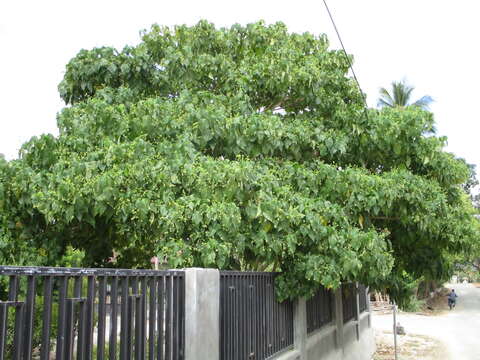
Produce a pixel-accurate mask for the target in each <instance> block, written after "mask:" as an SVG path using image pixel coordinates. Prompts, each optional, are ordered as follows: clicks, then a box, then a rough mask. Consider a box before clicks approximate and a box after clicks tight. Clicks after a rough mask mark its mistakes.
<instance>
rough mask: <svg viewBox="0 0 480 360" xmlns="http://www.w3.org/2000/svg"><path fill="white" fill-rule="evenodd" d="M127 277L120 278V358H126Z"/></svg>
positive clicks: (124, 359) (125, 359)
mask: <svg viewBox="0 0 480 360" xmlns="http://www.w3.org/2000/svg"><path fill="white" fill-rule="evenodd" d="M128 298H129V296H128V277H126V276H125V277H124V278H123V279H122V297H121V301H122V303H121V309H120V311H121V319H120V321H121V324H120V360H130V359H129V358H128Z"/></svg>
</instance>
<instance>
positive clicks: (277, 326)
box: [220, 271, 293, 360]
mask: <svg viewBox="0 0 480 360" xmlns="http://www.w3.org/2000/svg"><path fill="white" fill-rule="evenodd" d="M274 279H275V274H274V273H254V272H233V271H221V272H220V359H221V360H250V359H252V360H253V359H254V360H263V359H266V358H268V357H269V356H271V355H273V354H275V353H277V352H279V351H281V350H284V349H287V348H289V347H291V346H293V304H292V302H284V303H279V302H277V301H276V300H275V288H274Z"/></svg>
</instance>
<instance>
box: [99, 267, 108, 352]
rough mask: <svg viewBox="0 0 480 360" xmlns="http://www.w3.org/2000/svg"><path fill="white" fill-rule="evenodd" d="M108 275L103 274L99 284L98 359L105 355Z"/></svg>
mask: <svg viewBox="0 0 480 360" xmlns="http://www.w3.org/2000/svg"><path fill="white" fill-rule="evenodd" d="M106 297H107V277H106V276H102V277H100V279H99V284H98V331H97V360H103V359H104V357H105V322H106V316H107V314H106V306H107V305H106Z"/></svg>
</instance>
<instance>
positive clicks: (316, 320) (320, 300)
mask: <svg viewBox="0 0 480 360" xmlns="http://www.w3.org/2000/svg"><path fill="white" fill-rule="evenodd" d="M332 320H333V293H332V291H330V290H328V289H326V288H323V287H322V288H320V289H319V290H318V291H317V292H316V293H315V295H314V296H313V297H312V298H310V299H308V300H307V333H308V334H309V333H311V332H313V331H315V330H318V329H320V328H321V327H322V326H324V325H326V324H328V323H330V322H331V321H332Z"/></svg>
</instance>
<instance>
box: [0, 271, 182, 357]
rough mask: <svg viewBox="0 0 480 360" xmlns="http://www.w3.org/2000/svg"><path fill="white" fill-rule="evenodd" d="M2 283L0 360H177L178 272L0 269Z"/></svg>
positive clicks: (179, 338)
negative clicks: (3, 287)
mask: <svg viewBox="0 0 480 360" xmlns="http://www.w3.org/2000/svg"><path fill="white" fill-rule="evenodd" d="M2 283H3V284H4V285H6V284H7V283H8V290H7V293H6V294H4V296H3V297H4V298H3V299H1V301H0V360H3V359H15V360H17V359H32V358H35V359H41V360H48V359H52V358H54V359H57V360H64V359H65V360H67V359H68V360H70V359H76V360H90V359H98V360H102V359H105V358H108V359H112V360H116V359H120V360H127V359H128V360H130V359H149V360H154V359H158V360H160V359H169V360H171V359H175V360H176V359H182V358H183V352H184V350H183V349H184V333H185V302H184V293H185V282H184V273H183V272H181V271H154V270H117V269H63V268H28V267H9V266H1V267H0V287H1V285H2ZM0 295H1V294H0Z"/></svg>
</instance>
